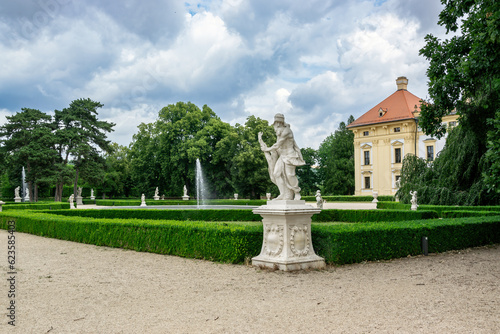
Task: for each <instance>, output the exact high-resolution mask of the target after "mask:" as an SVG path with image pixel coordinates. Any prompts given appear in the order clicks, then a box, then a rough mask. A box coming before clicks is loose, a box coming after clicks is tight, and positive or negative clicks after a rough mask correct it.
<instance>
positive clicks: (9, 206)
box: [2, 202, 69, 211]
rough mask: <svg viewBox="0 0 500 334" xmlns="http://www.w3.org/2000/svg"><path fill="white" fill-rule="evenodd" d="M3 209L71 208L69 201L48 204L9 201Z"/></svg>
mask: <svg viewBox="0 0 500 334" xmlns="http://www.w3.org/2000/svg"><path fill="white" fill-rule="evenodd" d="M2 209H3V210H6V211H7V210H62V209H69V203H63V202H52V203H46V204H39V203H9V204H5V205H2Z"/></svg>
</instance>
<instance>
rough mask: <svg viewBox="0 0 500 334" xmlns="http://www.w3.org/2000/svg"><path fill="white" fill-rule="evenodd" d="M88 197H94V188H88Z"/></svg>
mask: <svg viewBox="0 0 500 334" xmlns="http://www.w3.org/2000/svg"><path fill="white" fill-rule="evenodd" d="M90 199H95V196H94V188H92V189H90Z"/></svg>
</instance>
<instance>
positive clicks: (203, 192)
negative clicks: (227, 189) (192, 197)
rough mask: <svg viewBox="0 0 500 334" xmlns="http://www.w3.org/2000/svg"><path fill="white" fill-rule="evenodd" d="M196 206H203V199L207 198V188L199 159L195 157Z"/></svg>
mask: <svg viewBox="0 0 500 334" xmlns="http://www.w3.org/2000/svg"><path fill="white" fill-rule="evenodd" d="M195 172H196V206H197V208H198V209H199V208H200V203H201V206H202V207H203V206H205V199H206V198H207V189H206V185H205V180H204V179H203V171H202V170H201V163H200V159H196V169H195Z"/></svg>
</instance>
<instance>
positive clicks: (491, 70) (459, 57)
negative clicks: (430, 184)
mask: <svg viewBox="0 0 500 334" xmlns="http://www.w3.org/2000/svg"><path fill="white" fill-rule="evenodd" d="M441 2H442V3H443V5H444V9H443V11H442V12H441V13H440V15H439V22H438V23H439V25H442V26H444V27H445V28H446V31H447V33H453V35H454V36H453V37H451V38H449V39H445V40H440V39H438V38H437V37H435V36H432V35H428V36H427V37H426V46H425V47H424V48H422V49H421V50H420V53H421V55H423V56H425V57H426V58H427V59H428V60H429V62H430V66H429V68H428V70H427V76H428V78H429V96H430V101H428V102H427V103H424V104H423V105H422V107H421V109H422V113H421V117H420V123H419V124H420V126H421V127H422V129H423V130H424V131H425V132H426V133H427V134H432V135H435V136H437V137H441V136H443V135H444V134H445V132H446V128H445V126H444V125H442V124H441V120H442V117H443V116H444V115H446V114H448V113H450V112H452V111H453V112H455V111H456V112H457V113H458V114H459V115H460V118H459V122H460V124H461V125H462V127H463V130H464V131H465V132H467V133H469V134H472V135H474V136H476V137H477V139H475V141H476V142H478V143H481V144H480V145H478V146H477V147H476V148H477V149H478V150H479V152H478V153H479V156H480V157H481V158H482V157H483V155H484V153H485V152H486V150H488V152H489V153H488V154H487V155H486V156H485V159H486V160H485V161H484V162H485V163H486V164H487V165H486V166H485V169H484V171H483V174H484V176H485V181H486V182H487V185H488V186H489V189H490V190H494V191H496V192H500V167H498V166H499V165H500V160H499V159H500V158H498V157H499V156H500V145H498V130H496V129H497V128H496V126H495V124H498V122H499V121H500V118H499V117H500V112H499V110H500V2H498V1H495V0H475V1H472V0H467V1H463V0H442V1H441ZM479 160H480V159H479ZM479 160H478V159H470V160H469V164H470V165H476V166H478V165H479V163H480V161H479ZM470 168H472V169H473V167H470ZM467 169H469V167H467Z"/></svg>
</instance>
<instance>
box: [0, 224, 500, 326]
mask: <svg viewBox="0 0 500 334" xmlns="http://www.w3.org/2000/svg"><path fill="white" fill-rule="evenodd" d="M15 236H16V257H17V258H16V267H17V275H16V287H15V288H16V298H15V302H16V326H15V328H13V327H12V326H10V325H8V324H7V321H8V319H7V318H6V317H5V315H4V316H3V317H2V320H1V321H0V322H1V323H0V333H50V334H54V333H395V332H397V333H499V332H500V245H495V246H491V247H482V248H475V249H468V250H464V251H460V252H448V253H444V254H437V255H436V254H431V255H430V256H427V257H423V256H420V257H412V258H404V259H397V260H393V261H387V262H372V263H364V264H355V265H346V266H341V267H328V268H327V269H326V270H323V271H305V272H280V271H265V270H260V269H258V268H254V267H250V266H244V265H230V264H219V263H212V262H207V261H201V260H192V259H184V258H179V257H175V256H164V255H158V254H149V253H138V252H134V251H129V250H122V249H113V248H107V247H97V246H93V245H85V244H79V243H74V242H68V241H61V240H56V239H48V238H43V237H38V236H33V235H29V234H24V233H18V232H16V234H15ZM6 241H7V232H6V231H4V230H2V231H0V245H2V246H1V249H3V251H2V253H3V255H1V256H3V257H4V259H3V260H2V261H1V262H0V263H2V265H1V266H0V267H1V268H2V271H3V273H4V276H3V277H6V276H7V271H8V268H7V265H6V263H7V261H6V260H7V251H6V246H5V245H6ZM1 282H2V283H1V284H0V290H1V291H2V292H0V296H1V297H0V301H1V305H2V306H1V307H2V308H3V309H4V312H3V314H5V313H6V311H5V308H6V307H7V306H8V302H9V300H8V299H7V292H8V290H9V286H8V282H7V280H6V279H2V280H1Z"/></svg>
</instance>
